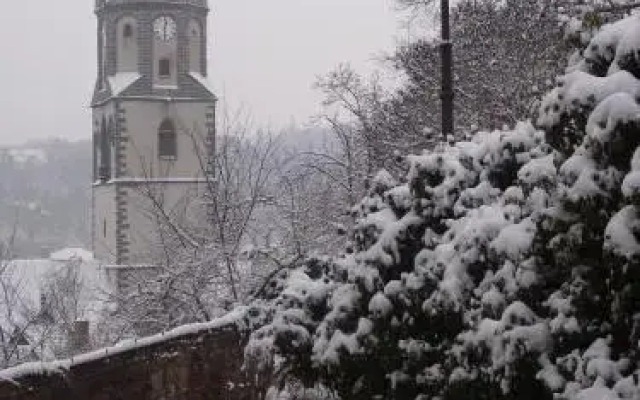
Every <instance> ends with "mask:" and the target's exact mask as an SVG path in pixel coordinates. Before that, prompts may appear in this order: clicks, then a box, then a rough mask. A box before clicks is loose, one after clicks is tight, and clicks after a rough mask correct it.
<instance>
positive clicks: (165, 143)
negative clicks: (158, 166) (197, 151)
mask: <svg viewBox="0 0 640 400" xmlns="http://www.w3.org/2000/svg"><path fill="white" fill-rule="evenodd" d="M158 153H159V156H160V158H169V159H174V158H176V157H177V156H178V143H177V137H176V128H175V125H174V124H173V122H172V121H171V120H168V119H167V120H164V121H163V122H162V124H160V129H159V130H158Z"/></svg>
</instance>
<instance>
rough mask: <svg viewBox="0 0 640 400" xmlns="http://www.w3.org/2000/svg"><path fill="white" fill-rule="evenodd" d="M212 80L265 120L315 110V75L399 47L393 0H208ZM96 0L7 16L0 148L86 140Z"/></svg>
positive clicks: (42, 1)
mask: <svg viewBox="0 0 640 400" xmlns="http://www.w3.org/2000/svg"><path fill="white" fill-rule="evenodd" d="M209 1H210V6H211V7H212V13H211V15H210V32H209V36H210V43H209V57H210V72H211V75H210V79H211V80H212V82H213V83H214V84H215V86H216V87H217V88H218V91H219V97H221V99H222V100H223V101H225V102H227V103H229V104H230V105H231V107H238V106H239V105H240V104H242V105H243V106H245V107H246V108H248V109H250V110H251V112H252V114H253V116H254V119H255V120H256V122H257V123H259V124H261V125H267V124H269V125H271V126H272V127H277V126H282V125H285V124H288V122H289V121H291V120H292V119H293V118H295V120H296V121H297V122H298V123H304V122H306V121H307V119H308V117H309V116H310V115H313V114H315V113H317V111H318V102H319V100H320V97H319V95H318V94H317V93H316V92H314V91H313V90H312V89H311V85H312V83H313V82H314V80H315V77H316V76H317V75H319V74H323V73H326V72H328V71H329V70H331V69H332V68H333V67H335V66H336V65H337V64H338V63H340V62H349V63H351V64H352V65H353V66H355V67H356V68H357V69H358V70H361V71H369V70H371V69H372V67H374V66H375V62H373V61H372V60H373V59H374V58H375V56H376V55H377V54H379V53H380V52H381V51H384V50H390V49H392V48H393V46H394V43H395V42H396V39H397V37H398V35H400V31H401V30H400V26H401V24H400V22H399V20H400V18H399V15H398V14H397V12H396V10H395V9H394V7H393V0H209ZM93 3H94V2H93V0H62V1H51V0H29V1H14V2H10V3H8V4H6V5H4V9H3V11H2V13H0V49H2V50H3V56H2V62H1V63H0V91H1V95H0V121H1V123H2V130H1V131H0V145H6V144H16V143H22V142H25V141H27V140H32V139H39V138H46V137H49V136H58V137H65V138H69V139H80V138H89V137H90V134H91V119H90V111H89V109H88V103H89V99H90V95H91V91H92V89H93V84H94V80H95V71H96V65H95V58H96V57H95V47H96V44H95V37H96V35H95V29H96V28H95V26H96V22H95V17H94V15H93Z"/></svg>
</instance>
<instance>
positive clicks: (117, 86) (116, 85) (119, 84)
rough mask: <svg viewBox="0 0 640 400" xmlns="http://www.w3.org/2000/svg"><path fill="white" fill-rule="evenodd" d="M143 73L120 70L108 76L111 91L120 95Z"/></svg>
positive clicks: (115, 94)
mask: <svg viewBox="0 0 640 400" xmlns="http://www.w3.org/2000/svg"><path fill="white" fill-rule="evenodd" d="M141 77H142V75H140V74H139V73H137V72H119V73H117V74H115V75H113V76H110V77H108V78H107V80H108V81H109V87H110V88H111V93H112V94H113V95H114V96H118V95H119V94H120V93H122V92H124V91H125V90H126V89H127V88H128V87H129V86H131V85H133V84H134V83H135V82H136V81H137V80H138V79H140V78H141Z"/></svg>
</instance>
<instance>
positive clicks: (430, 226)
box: [246, 15, 640, 400]
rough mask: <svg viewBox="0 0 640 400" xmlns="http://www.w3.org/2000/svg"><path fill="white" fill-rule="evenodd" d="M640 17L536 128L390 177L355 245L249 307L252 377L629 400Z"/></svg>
mask: <svg viewBox="0 0 640 400" xmlns="http://www.w3.org/2000/svg"><path fill="white" fill-rule="evenodd" d="M639 101H640V15H633V16H630V17H627V18H626V19H624V20H621V21H619V22H616V23H612V24H608V25H605V26H603V27H602V29H600V30H599V32H597V33H596V34H595V35H594V37H593V39H592V40H591V41H590V43H589V45H588V47H587V48H586V49H585V50H584V51H583V52H580V53H577V54H576V55H575V56H574V57H573V58H572V61H571V64H570V66H569V68H568V69H567V73H566V75H564V76H563V77H562V78H561V79H560V80H559V85H558V87H557V88H556V89H554V90H553V91H551V92H550V93H549V94H548V95H547V96H546V97H545V98H544V99H543V101H542V106H541V110H540V116H539V118H538V120H537V123H536V126H534V125H533V124H531V123H527V122H521V123H518V124H517V125H516V126H515V127H514V128H513V129H505V130H500V131H493V132H479V133H477V134H475V135H474V136H473V137H472V138H471V139H470V140H468V141H465V142H459V143H455V144H443V145H441V146H440V147H438V148H436V149H435V150H433V151H429V152H425V153H423V154H421V155H414V156H409V157H407V158H406V160H405V166H406V174H400V175H399V176H393V175H392V174H390V173H389V172H386V171H381V172H380V173H379V174H378V175H377V176H376V178H375V179H374V180H373V182H372V185H371V188H370V190H369V193H368V195H367V196H366V197H365V198H364V199H363V200H362V201H361V202H360V203H359V204H358V205H357V206H356V207H355V208H354V210H353V213H354V216H355V218H356V221H357V222H356V226H355V230H354V238H353V239H354V240H353V243H354V246H353V248H351V249H348V251H347V253H346V254H345V255H343V256H341V257H334V258H326V259H314V260H310V261H308V262H307V263H306V265H305V266H304V268H301V269H297V270H294V271H289V272H284V271H283V273H282V274H281V275H280V276H278V277H277V278H276V279H274V281H273V282H272V285H271V286H270V288H269V290H268V291H267V295H266V297H265V299H263V300H261V301H260V302H258V303H256V305H258V306H259V307H260V308H262V309H263V311H264V313H265V315H269V316H270V317H269V323H268V324H266V325H264V326H262V327H261V328H260V329H258V330H256V331H254V332H253V334H252V336H251V340H250V342H249V344H248V346H247V349H246V354H247V362H248V364H249V365H255V366H257V367H261V368H262V371H263V372H265V373H270V374H272V377H273V378H274V379H276V380H277V382H279V383H281V384H282V385H284V386H286V383H287V382H291V381H295V382H296V383H302V384H304V385H308V386H314V385H315V386H318V385H321V386H322V387H324V388H328V389H330V390H332V391H333V392H334V393H335V394H336V395H338V396H339V397H341V398H343V399H420V400H425V399H443V400H444V399H461V398H464V399H553V398H560V399H571V400H574V399H576V400H587V399H589V400H592V399H613V400H618V399H624V400H626V399H637V398H638V396H640V386H639V384H638V381H639V379H638V377H639V376H640V369H638V361H640V360H639V359H638V339H640V311H638V310H640V257H639V255H640V240H639V239H640V208H638V207H640V150H639V146H640V105H639V104H638V103H639Z"/></svg>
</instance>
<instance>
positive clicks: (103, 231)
mask: <svg viewBox="0 0 640 400" xmlns="http://www.w3.org/2000/svg"><path fill="white" fill-rule="evenodd" d="M102 237H104V238H106V237H107V219H106V218H104V219H103V220H102Z"/></svg>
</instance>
